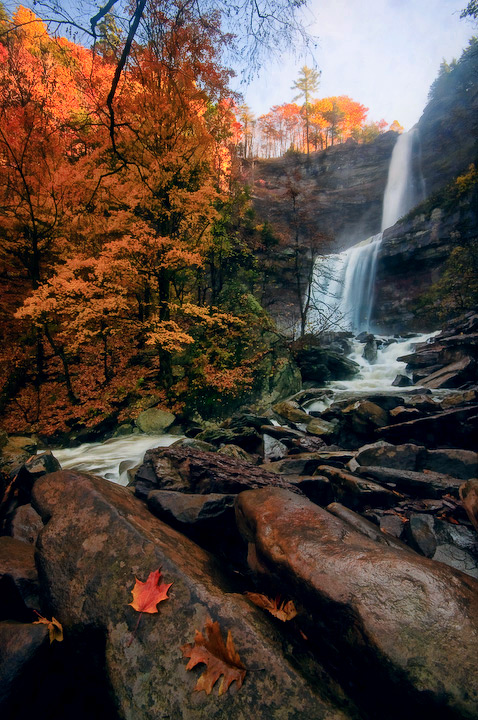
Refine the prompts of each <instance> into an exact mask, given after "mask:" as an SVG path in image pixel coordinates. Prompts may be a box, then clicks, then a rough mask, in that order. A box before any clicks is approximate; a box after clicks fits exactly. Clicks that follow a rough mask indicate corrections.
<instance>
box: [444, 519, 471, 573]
mask: <svg viewBox="0 0 478 720" xmlns="http://www.w3.org/2000/svg"><path fill="white" fill-rule="evenodd" d="M433 531H434V534H435V537H436V541H437V548H436V551H435V554H434V555H433V559H434V560H436V561H438V562H443V563H445V564H446V565H450V567H454V568H456V569H457V570H461V571H462V572H465V573H467V574H468V575H471V577H474V578H478V536H477V534H476V533H475V531H474V530H471V529H470V528H467V527H465V526H464V525H454V524H453V523H449V522H446V521H445V520H442V519H441V518H437V517H435V518H434V525H433Z"/></svg>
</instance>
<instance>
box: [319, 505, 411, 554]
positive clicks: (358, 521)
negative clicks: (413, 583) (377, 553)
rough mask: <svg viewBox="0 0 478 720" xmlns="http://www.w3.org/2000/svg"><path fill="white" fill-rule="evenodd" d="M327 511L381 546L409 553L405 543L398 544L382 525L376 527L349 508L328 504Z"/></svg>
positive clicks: (398, 541)
mask: <svg viewBox="0 0 478 720" xmlns="http://www.w3.org/2000/svg"><path fill="white" fill-rule="evenodd" d="M327 511H328V512H330V513H332V515H335V516H336V517H338V518H340V519H341V520H343V521H344V522H345V523H347V524H348V525H350V526H351V527H352V528H353V529H354V530H356V531H357V532H359V533H361V534H362V535H365V537H368V538H371V540H375V541H376V542H378V543H382V544H383V545H388V546H389V547H393V548H395V549H396V550H405V551H406V552H411V550H410V548H409V547H408V546H407V545H405V543H403V542H400V540H398V539H397V538H396V537H395V536H394V535H391V534H389V533H387V532H384V531H383V529H382V524H380V527H377V526H376V525H375V523H373V522H370V520H367V519H366V518H364V517H363V516H362V515H359V514H358V513H356V512H354V511H353V510H350V508H348V507H345V505H341V504H340V503H337V502H334V503H330V505H327ZM386 517H395V518H396V519H397V520H398V521H399V522H400V519H399V518H397V516H396V515H395V516H386Z"/></svg>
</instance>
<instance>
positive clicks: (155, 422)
mask: <svg viewBox="0 0 478 720" xmlns="http://www.w3.org/2000/svg"><path fill="white" fill-rule="evenodd" d="M175 422H176V416H175V415H173V413H171V412H168V411H167V410H160V409H159V408H149V409H148V410H144V411H143V412H142V413H140V414H139V415H138V417H137V418H136V425H137V426H138V427H139V429H140V430H141V432H144V433H146V435H160V434H161V433H163V432H165V431H166V430H167V429H168V428H170V427H171V425H173V423H175Z"/></svg>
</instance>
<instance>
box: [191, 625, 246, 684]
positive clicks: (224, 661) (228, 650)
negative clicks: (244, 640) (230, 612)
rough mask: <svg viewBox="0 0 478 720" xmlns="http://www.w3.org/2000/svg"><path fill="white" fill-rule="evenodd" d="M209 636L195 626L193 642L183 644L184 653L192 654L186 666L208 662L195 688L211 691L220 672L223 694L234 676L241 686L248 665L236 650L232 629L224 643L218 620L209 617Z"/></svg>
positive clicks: (207, 632)
mask: <svg viewBox="0 0 478 720" xmlns="http://www.w3.org/2000/svg"><path fill="white" fill-rule="evenodd" d="M206 636H207V637H204V635H203V634H202V633H201V632H199V630H196V636H195V638H194V645H192V644H191V643H188V644H187V645H183V646H182V648H181V650H182V652H183V655H184V657H188V658H190V660H189V662H188V664H187V665H186V670H192V668H193V667H195V666H196V665H197V664H198V663H204V664H205V665H206V666H207V669H206V670H205V672H203V674H202V675H201V676H200V678H199V680H198V681H197V683H196V687H195V688H194V689H195V690H196V691H197V692H199V691H201V690H204V692H205V693H206V694H207V695H210V694H211V692H212V688H213V686H214V684H215V683H216V681H217V680H218V679H219V677H220V676H221V675H223V678H222V680H221V684H220V686H219V695H224V693H225V692H227V689H228V688H229V686H230V684H231V683H232V682H234V680H235V681H236V683H237V687H238V689H239V688H240V687H241V685H242V683H243V682H244V677H245V675H246V668H245V667H244V665H243V664H242V663H241V659H240V657H239V654H238V653H237V652H236V648H235V647H234V642H233V640H232V635H231V632H230V631H229V632H228V633H227V641H226V644H224V640H223V639H222V635H221V630H220V628H219V623H217V622H213V621H212V620H211V619H208V620H206Z"/></svg>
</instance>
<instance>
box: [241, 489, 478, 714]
mask: <svg viewBox="0 0 478 720" xmlns="http://www.w3.org/2000/svg"><path fill="white" fill-rule="evenodd" d="M236 516H237V519H238V524H239V528H240V530H241V533H242V534H243V536H244V538H245V539H246V540H247V541H248V542H249V543H251V547H253V549H254V551H255V552H251V553H250V556H251V558H252V557H254V558H255V563H254V568H255V569H256V570H257V569H258V568H260V569H261V570H262V572H264V573H266V574H268V575H269V576H272V578H275V579H276V581H277V582H278V585H279V586H281V587H283V586H284V585H285V586H287V587H289V588H291V589H293V593H294V594H295V596H298V597H299V598H300V600H301V602H303V603H304V604H305V606H306V607H307V609H308V610H309V613H310V616H311V623H310V630H309V631H308V632H307V634H308V636H309V637H310V638H311V642H314V637H315V643H316V646H317V648H319V651H320V649H322V651H323V648H324V646H325V652H328V653H329V654H330V657H331V658H333V660H334V662H336V663H342V666H343V667H344V666H346V672H347V676H348V677H349V678H350V679H351V680H352V684H351V687H354V685H353V683H354V681H355V692H357V693H358V694H359V695H361V697H362V700H363V701H364V702H368V703H370V705H371V706H372V707H373V709H374V710H373V713H372V716H373V717H384V718H385V717H386V718H387V720H388V719H390V718H393V719H395V718H403V717H407V718H417V719H418V718H424V717H434V718H438V717H439V718H441V719H444V718H456V719H457V720H458V718H460V719H463V718H468V719H470V720H471V718H476V717H477V715H478V675H477V673H476V652H477V647H478V582H477V581H476V580H474V579H473V578H471V577H469V576H467V575H465V574H464V573H461V572H460V571H458V570H454V569H452V568H449V567H446V566H444V565H442V564H441V563H436V562H434V561H433V560H428V559H427V558H423V557H420V556H419V555H417V554H414V553H408V552H402V551H398V550H395V549H393V548H391V547H387V546H385V545H380V544H378V543H376V542H374V541H373V540H371V539H368V538H366V537H364V536H363V535H361V534H359V533H357V532H355V531H354V530H352V529H351V528H350V526H349V525H348V524H347V523H344V522H343V521H342V520H340V519H339V518H337V517H334V516H332V515H331V514H330V513H328V512H327V511H326V510H323V509H322V508H319V507H318V506H316V505H314V504H313V503H311V502H310V501H308V500H306V499H305V498H300V497H297V496H294V495H292V494H291V493H289V492H287V491H284V490H279V489H272V488H271V489H266V490H252V491H248V492H244V493H241V495H239V496H238V499H237V505H236ZM331 628H334V630H335V632H331ZM309 633H310V634H309ZM374 713H375V714H374Z"/></svg>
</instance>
